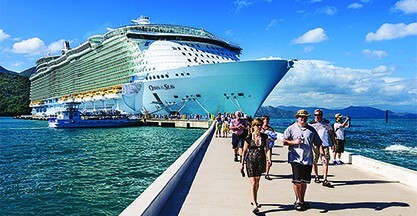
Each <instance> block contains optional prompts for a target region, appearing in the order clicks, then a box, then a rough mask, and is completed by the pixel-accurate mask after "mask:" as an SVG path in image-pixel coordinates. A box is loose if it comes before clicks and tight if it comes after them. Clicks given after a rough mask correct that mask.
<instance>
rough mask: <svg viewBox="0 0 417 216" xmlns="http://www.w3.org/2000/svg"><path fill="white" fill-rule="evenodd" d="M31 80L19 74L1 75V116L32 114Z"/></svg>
mask: <svg viewBox="0 0 417 216" xmlns="http://www.w3.org/2000/svg"><path fill="white" fill-rule="evenodd" d="M29 88H30V82H29V78H28V77H25V76H21V75H18V74H17V73H4V72H3V73H0V116H15V115H27V114H30V110H31V109H30V108H29V103H30V101H29Z"/></svg>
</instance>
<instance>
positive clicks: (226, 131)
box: [222, 116, 229, 138]
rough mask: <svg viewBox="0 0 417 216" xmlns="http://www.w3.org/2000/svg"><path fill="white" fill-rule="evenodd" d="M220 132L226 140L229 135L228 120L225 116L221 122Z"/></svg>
mask: <svg viewBox="0 0 417 216" xmlns="http://www.w3.org/2000/svg"><path fill="white" fill-rule="evenodd" d="M222 132H223V137H224V138H227V135H228V134H229V118H228V117H227V116H225V117H224V120H223V124H222Z"/></svg>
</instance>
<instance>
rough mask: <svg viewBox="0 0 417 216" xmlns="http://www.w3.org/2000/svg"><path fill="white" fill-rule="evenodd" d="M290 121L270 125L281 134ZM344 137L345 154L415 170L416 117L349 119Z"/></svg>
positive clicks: (272, 121) (274, 122)
mask: <svg viewBox="0 0 417 216" xmlns="http://www.w3.org/2000/svg"><path fill="white" fill-rule="evenodd" d="M311 119H312V118H310V119H309V120H311ZM329 120H330V119H329ZM294 121H295V119H271V126H272V127H274V128H275V129H276V130H277V131H279V132H283V131H284V130H285V128H287V127H288V125H290V124H291V123H292V122H294ZM330 122H331V123H334V121H332V120H330ZM345 136H346V145H345V150H346V151H349V152H351V153H355V154H358V155H362V156H365V157H369V158H372V159H376V160H379V161H383V162H386V163H390V164H394V165H397V166H400V167H405V168H408V169H411V170H416V171H417V119H416V118H404V119H389V120H388V123H386V122H385V119H352V120H351V127H350V128H347V129H345Z"/></svg>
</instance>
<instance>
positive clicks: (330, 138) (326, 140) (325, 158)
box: [309, 109, 336, 187]
mask: <svg viewBox="0 0 417 216" xmlns="http://www.w3.org/2000/svg"><path fill="white" fill-rule="evenodd" d="M309 124H310V125H311V126H313V128H314V129H315V130H316V131H317V134H318V135H319V136H320V139H321V141H322V142H323V144H322V145H323V152H324V154H320V148H319V147H317V146H313V154H314V156H313V172H314V182H315V183H320V177H319V174H318V165H317V164H318V161H319V159H321V160H322V166H323V183H322V185H323V186H325V187H332V184H331V183H330V182H329V181H328V180H327V174H328V172H329V161H330V149H329V148H330V146H333V145H334V143H335V142H336V140H335V137H334V131H333V128H332V125H331V124H330V121H329V120H327V119H325V118H323V111H322V110H321V109H316V110H314V120H312V121H310V122H309ZM330 143H331V145H330Z"/></svg>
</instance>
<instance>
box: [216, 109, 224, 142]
mask: <svg viewBox="0 0 417 216" xmlns="http://www.w3.org/2000/svg"><path fill="white" fill-rule="evenodd" d="M215 121H216V132H215V134H216V137H220V135H221V128H222V123H223V121H222V114H221V113H219V114H217V116H216V118H215Z"/></svg>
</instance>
